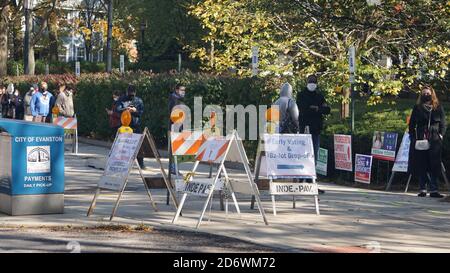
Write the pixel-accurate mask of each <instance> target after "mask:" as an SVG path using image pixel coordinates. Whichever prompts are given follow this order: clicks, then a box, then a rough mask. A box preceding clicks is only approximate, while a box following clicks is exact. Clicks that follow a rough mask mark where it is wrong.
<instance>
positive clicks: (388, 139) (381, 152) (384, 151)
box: [372, 132, 398, 161]
mask: <svg viewBox="0 0 450 273" xmlns="http://www.w3.org/2000/svg"><path fill="white" fill-rule="evenodd" d="M397 138H398V134H397V133H386V132H375V133H374V136H373V142H372V156H373V158H375V159H380V160H386V161H395V151H396V150H397Z"/></svg>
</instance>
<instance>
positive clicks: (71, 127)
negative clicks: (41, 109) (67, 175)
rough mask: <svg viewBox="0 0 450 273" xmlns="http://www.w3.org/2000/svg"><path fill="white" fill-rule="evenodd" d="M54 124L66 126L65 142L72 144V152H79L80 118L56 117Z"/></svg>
mask: <svg viewBox="0 0 450 273" xmlns="http://www.w3.org/2000/svg"><path fill="white" fill-rule="evenodd" d="M53 124H54V125H57V126H60V127H62V128H64V143H65V144H72V153H75V154H78V120H77V118H76V117H73V118H66V117H56V118H54V119H53Z"/></svg>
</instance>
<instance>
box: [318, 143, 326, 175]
mask: <svg viewBox="0 0 450 273" xmlns="http://www.w3.org/2000/svg"><path fill="white" fill-rule="evenodd" d="M316 172H317V173H318V174H320V175H323V176H327V175H328V150H327V149H323V148H320V149H319V154H318V156H317V163H316Z"/></svg>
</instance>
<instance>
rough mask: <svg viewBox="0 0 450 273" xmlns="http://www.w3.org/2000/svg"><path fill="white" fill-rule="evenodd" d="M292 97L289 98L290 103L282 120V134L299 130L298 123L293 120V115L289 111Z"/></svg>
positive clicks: (294, 132)
mask: <svg viewBox="0 0 450 273" xmlns="http://www.w3.org/2000/svg"><path fill="white" fill-rule="evenodd" d="M291 101H292V99H289V101H288V105H287V107H286V110H285V111H286V112H285V115H284V118H283V120H282V121H281V122H280V134H296V133H297V132H298V128H297V125H296V124H295V122H294V121H293V120H292V118H291V115H290V113H289V108H290V103H291Z"/></svg>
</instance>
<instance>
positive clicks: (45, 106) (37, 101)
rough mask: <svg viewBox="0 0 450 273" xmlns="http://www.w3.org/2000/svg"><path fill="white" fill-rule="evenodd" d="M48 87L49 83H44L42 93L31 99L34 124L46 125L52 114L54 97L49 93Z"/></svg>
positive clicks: (37, 93)
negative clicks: (51, 104) (48, 117)
mask: <svg viewBox="0 0 450 273" xmlns="http://www.w3.org/2000/svg"><path fill="white" fill-rule="evenodd" d="M47 86H48V85H47V83H45V82H43V83H42V84H41V87H42V88H41V90H40V92H36V93H35V94H34V95H33V97H32V98H31V103H30V108H31V115H32V116H33V121H34V122H42V123H45V121H46V118H47V116H48V115H49V114H51V108H50V103H51V101H52V100H53V95H52V94H51V93H50V92H48V91H47Z"/></svg>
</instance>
